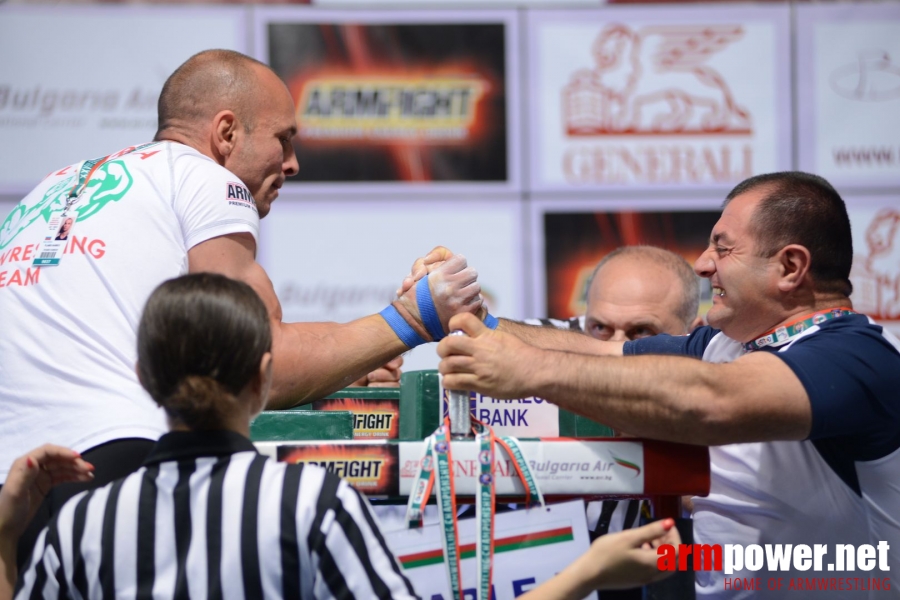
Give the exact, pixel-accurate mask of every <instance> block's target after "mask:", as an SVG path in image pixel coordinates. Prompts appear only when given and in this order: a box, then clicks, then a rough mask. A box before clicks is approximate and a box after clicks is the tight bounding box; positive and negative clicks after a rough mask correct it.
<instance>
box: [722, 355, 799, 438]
mask: <svg viewBox="0 0 900 600" xmlns="http://www.w3.org/2000/svg"><path fill="white" fill-rule="evenodd" d="M716 368H717V369H721V372H722V374H723V377H722V380H721V381H719V382H718V385H719V387H720V388H721V390H720V391H721V394H722V403H723V405H724V408H725V410H726V412H730V413H731V415H732V420H731V421H732V424H733V425H734V426H735V427H737V428H738V430H737V431H736V432H735V433H736V434H738V435H737V437H736V439H735V440H734V441H735V442H744V441H746V442H752V441H771V440H802V439H805V438H806V437H808V436H809V432H810V429H811V428H812V407H811V405H810V401H809V396H808V395H807V393H806V388H805V387H804V386H803V383H801V381H800V379H799V378H798V377H797V375H796V374H794V372H793V371H792V370H791V368H790V367H789V366H788V365H786V364H785V363H784V361H783V360H781V359H780V358H779V357H778V356H777V355H776V354H770V353H768V352H755V353H753V354H747V355H745V356H743V357H741V358H739V359H738V360H736V361H734V362H732V363H728V364H723V365H716ZM728 405H730V407H729V406H728Z"/></svg>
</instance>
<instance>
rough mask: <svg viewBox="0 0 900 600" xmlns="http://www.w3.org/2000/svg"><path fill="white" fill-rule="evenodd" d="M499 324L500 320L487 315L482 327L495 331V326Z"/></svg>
mask: <svg viewBox="0 0 900 600" xmlns="http://www.w3.org/2000/svg"><path fill="white" fill-rule="evenodd" d="M499 324H500V319H498V318H497V317H495V316H494V315H492V314H491V313H488V315H487V316H486V317H485V318H484V325H485V327H487V328H488V329H497V325H499Z"/></svg>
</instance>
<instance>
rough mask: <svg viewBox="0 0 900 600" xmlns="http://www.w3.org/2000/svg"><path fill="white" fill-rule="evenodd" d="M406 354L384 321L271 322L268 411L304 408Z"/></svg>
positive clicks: (368, 318) (367, 318)
mask: <svg viewBox="0 0 900 600" xmlns="http://www.w3.org/2000/svg"><path fill="white" fill-rule="evenodd" d="M406 350H408V348H407V347H406V346H405V345H404V344H403V342H401V341H400V340H399V339H398V338H397V335H396V334H395V333H394V332H393V331H392V330H391V328H390V326H388V324H387V323H386V322H385V320H384V319H383V318H382V317H380V316H378V315H372V316H368V317H364V318H362V319H357V320H356V321H352V322H350V323H278V324H273V352H272V363H273V374H272V390H271V392H270V394H269V402H268V405H267V408H268V409H279V408H288V407H291V406H295V405H297V404H306V403H308V402H312V401H313V400H317V399H319V398H322V397H324V396H327V395H328V394H331V393H332V392H335V391H337V390H339V389H342V388H344V387H347V386H348V385H351V384H352V383H353V382H354V381H356V380H357V379H359V378H360V377H362V376H364V375H366V374H367V373H369V372H370V371H373V370H374V369H377V368H378V367H380V366H382V365H383V364H385V363H386V362H388V361H389V360H391V359H392V358H394V357H396V356H398V355H400V354H401V353H403V352H405V351H406Z"/></svg>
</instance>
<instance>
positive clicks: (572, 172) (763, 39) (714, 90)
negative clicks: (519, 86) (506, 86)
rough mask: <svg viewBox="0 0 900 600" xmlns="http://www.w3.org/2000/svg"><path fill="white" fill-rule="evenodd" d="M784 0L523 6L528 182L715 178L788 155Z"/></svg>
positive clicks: (690, 182) (564, 186)
mask: <svg viewBox="0 0 900 600" xmlns="http://www.w3.org/2000/svg"><path fill="white" fill-rule="evenodd" d="M788 19H789V9H788V7H787V6H770V7H754V8H749V7H724V6H719V7H716V8H715V9H714V10H712V9H710V8H698V7H684V6H679V7H677V8H674V7H654V8H653V9H652V10H651V9H649V8H648V7H640V8H629V9H625V8H606V9H600V10H593V11H588V10H581V11H575V10H568V11H551V10H533V11H529V12H528V35H527V39H528V40H529V48H528V59H529V90H528V96H527V97H528V99H529V101H530V102H531V103H532V106H531V109H530V110H529V116H530V119H529V125H530V128H531V129H530V137H531V139H532V140H533V143H532V145H531V155H530V159H529V164H530V166H531V178H530V184H531V187H532V188H533V189H535V190H537V191H544V190H554V191H562V190H572V189H590V190H596V191H603V190H604V189H608V188H609V187H610V186H612V187H620V188H622V187H629V188H660V187H670V188H671V187H684V186H691V187H719V188H728V187H730V186H732V185H734V184H736V183H738V182H739V181H741V180H742V179H745V178H746V177H749V176H751V175H755V174H757V173H763V172H768V171H777V170H784V169H786V168H788V167H789V166H790V161H791V156H790V95H789V90H790V70H789V69H790V63H789V61H785V60H784V58H783V57H785V56H787V55H788V52H789V28H788V25H789V23H788Z"/></svg>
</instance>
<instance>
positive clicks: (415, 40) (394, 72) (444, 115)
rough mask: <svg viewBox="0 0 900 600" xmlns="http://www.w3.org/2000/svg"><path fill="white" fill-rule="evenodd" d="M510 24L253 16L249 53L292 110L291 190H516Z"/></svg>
mask: <svg viewBox="0 0 900 600" xmlns="http://www.w3.org/2000/svg"><path fill="white" fill-rule="evenodd" d="M515 16H516V15H515V12H513V11H477V12H474V11H468V12H465V13H463V12H460V11H428V12H421V11H420V12H413V11H400V10H396V11H389V10H382V11H378V12H368V13H366V12H353V13H348V12H338V11H324V10H316V9H302V8H300V9H295V10H286V9H281V10H277V9H269V10H265V9H260V10H259V11H258V18H257V34H258V38H257V39H258V40H259V45H258V52H259V54H260V56H261V57H263V59H264V60H266V61H267V62H268V64H270V65H271V66H272V68H273V69H274V70H275V72H276V73H278V74H279V76H281V77H282V78H283V79H284V80H285V81H286V82H287V84H288V87H289V88H290V90H291V94H292V95H293V97H294V101H295V104H296V107H297V122H298V127H299V131H298V134H297V136H295V138H294V149H295V150H296V152H297V158H298V160H299V162H300V172H299V173H298V174H297V175H296V176H294V177H291V178H290V179H289V181H291V182H295V183H304V184H321V185H322V189H329V188H330V189H334V187H335V185H339V184H343V185H347V184H350V185H354V184H355V186H354V189H359V184H360V183H369V184H376V186H375V187H380V188H382V189H384V188H385V185H389V184H395V185H394V186H393V188H391V187H390V186H389V187H388V189H396V190H406V191H412V189H413V188H411V187H410V186H408V185H405V186H404V185H398V184H403V183H409V182H416V183H418V184H419V185H418V186H416V188H417V189H420V188H421V187H422V184H428V185H440V184H451V183H453V184H466V183H467V184H472V185H474V186H480V189H490V190H493V191H513V190H515V189H517V187H518V174H517V173H518V169H517V167H516V162H517V161H516V154H517V148H518V123H517V121H518V120H517V118H516V115H515V114H514V111H513V110H510V107H514V106H515V104H516V103H515V102H514V101H513V100H512V99H511V98H510V92H509V91H508V90H516V84H515V76H516V73H517V67H516V63H517V57H516V49H517V43H516V30H515V24H516V18H515ZM445 187H446V186H445Z"/></svg>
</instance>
